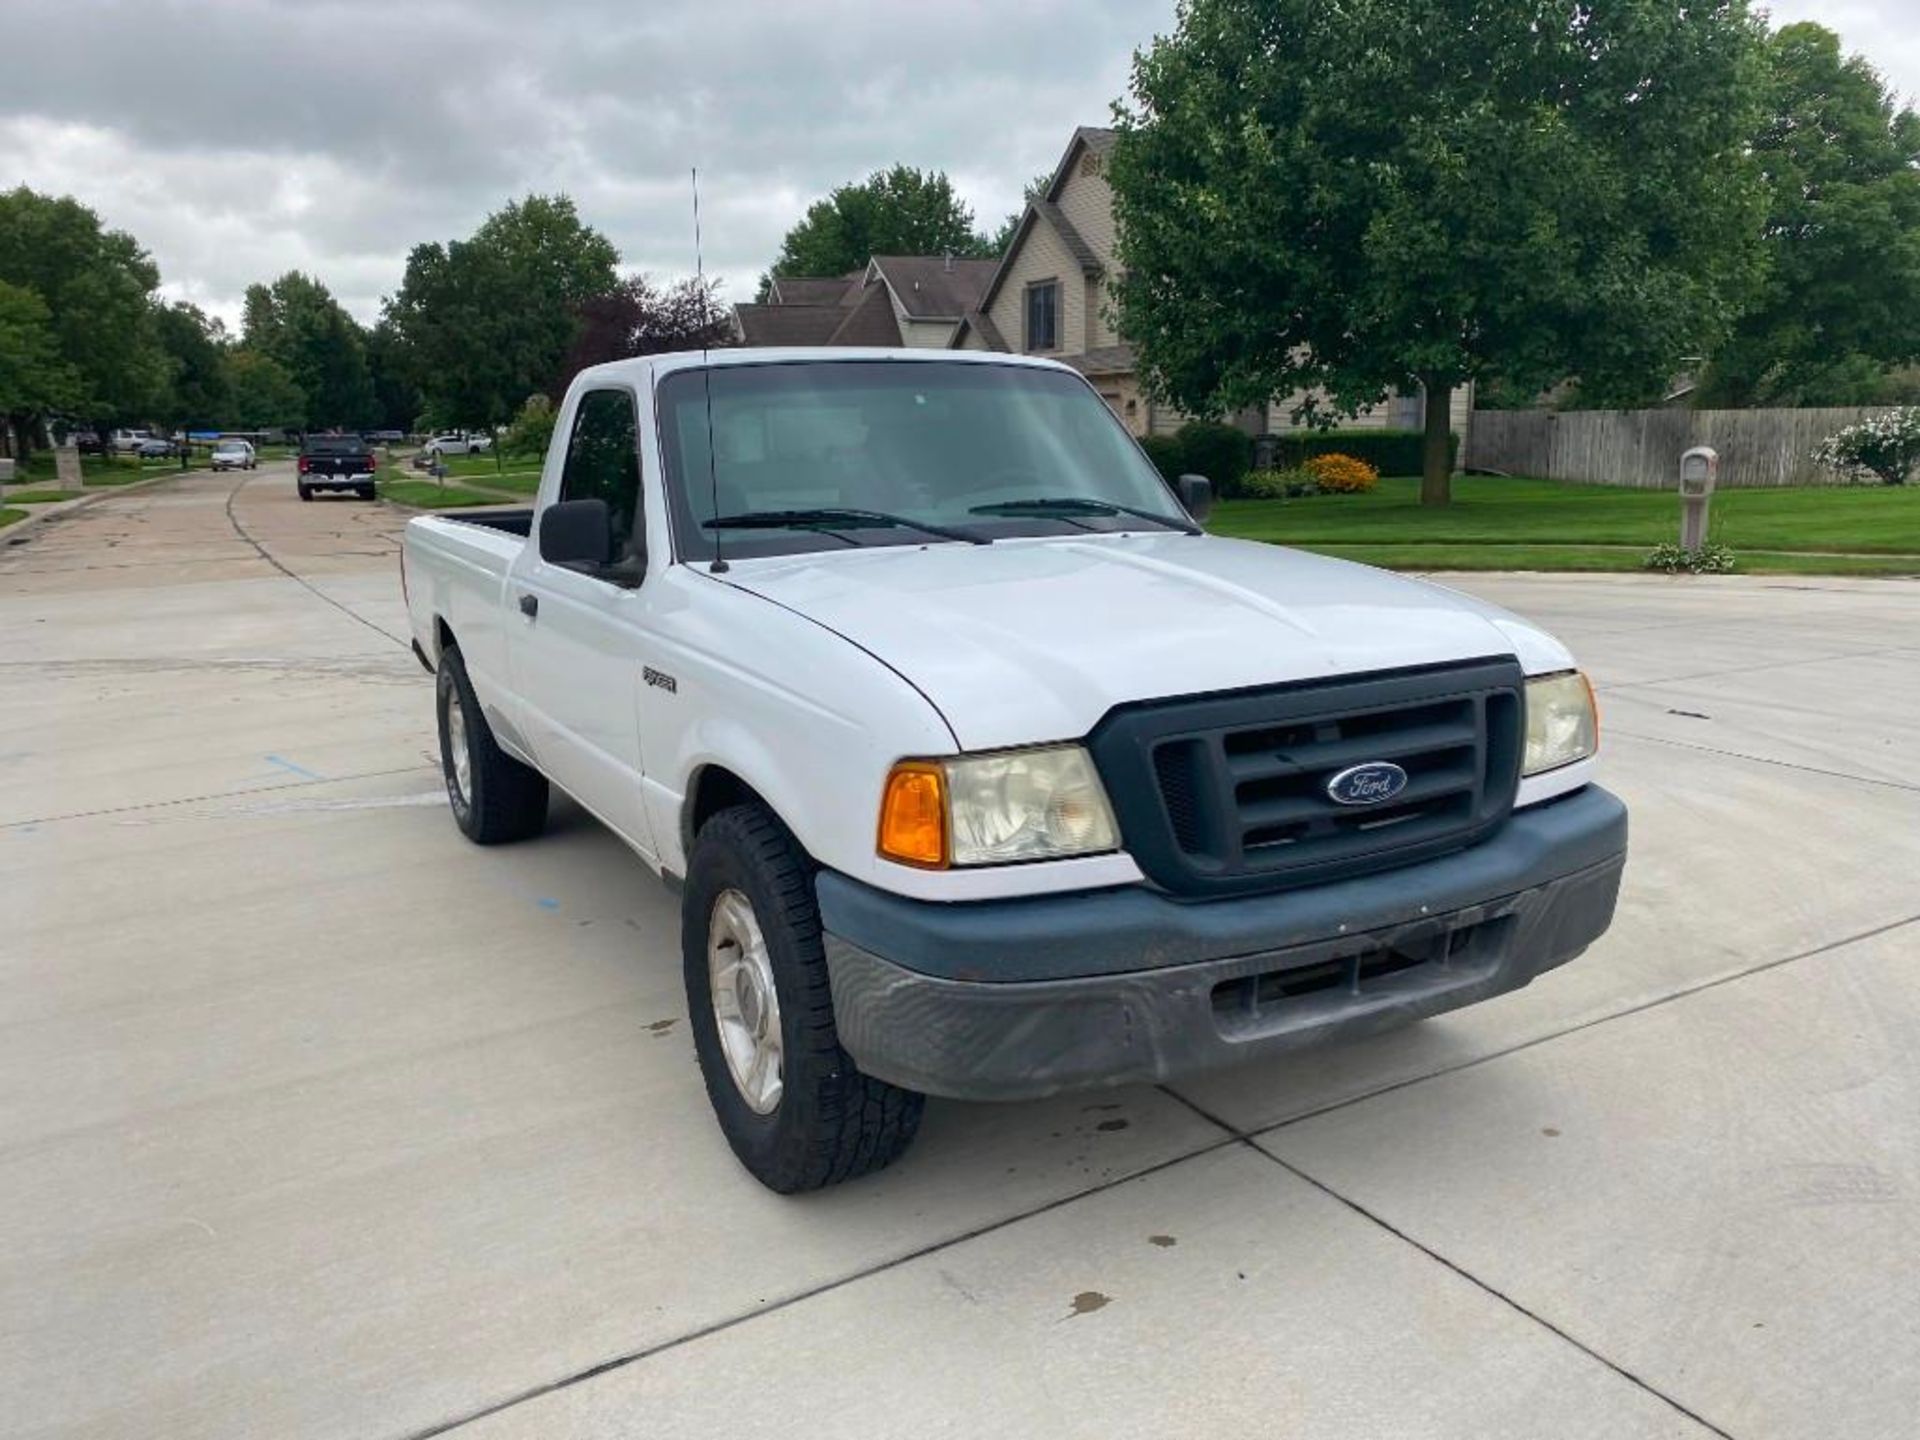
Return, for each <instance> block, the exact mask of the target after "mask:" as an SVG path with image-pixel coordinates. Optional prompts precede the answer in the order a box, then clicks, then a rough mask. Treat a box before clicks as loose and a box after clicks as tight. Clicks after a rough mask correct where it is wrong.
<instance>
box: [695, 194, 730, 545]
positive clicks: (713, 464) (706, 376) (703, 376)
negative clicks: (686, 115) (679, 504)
mask: <svg viewBox="0 0 1920 1440" xmlns="http://www.w3.org/2000/svg"><path fill="white" fill-rule="evenodd" d="M692 174H693V275H694V279H695V280H696V281H697V282H698V283H699V286H700V308H701V310H702V312H704V311H705V310H706V303H707V267H706V265H705V263H704V262H703V261H702V259H701V256H700V167H699V166H698V165H696V166H694V167H693V170H692ZM702 318H703V319H704V318H705V317H704V313H703V316H702ZM707 329H708V327H707V326H706V325H705V324H702V325H701V327H700V380H701V383H702V385H704V387H705V389H706V394H707V495H708V498H709V499H710V500H711V501H712V503H713V518H714V519H715V520H718V519H719V518H720V470H719V465H718V462H717V460H716V457H715V455H714V451H713V367H712V366H711V365H709V364H708V363H707ZM707 573H708V574H710V575H724V574H726V573H727V561H726V557H725V556H723V555H722V554H721V553H720V527H719V526H718V525H716V526H714V527H713V563H712V564H711V565H709V566H708V567H707Z"/></svg>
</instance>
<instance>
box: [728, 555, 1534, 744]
mask: <svg viewBox="0 0 1920 1440" xmlns="http://www.w3.org/2000/svg"><path fill="white" fill-rule="evenodd" d="M727 579H728V580H729V581H731V583H733V584H735V585H737V586H739V587H740V588H742V589H745V590H749V591H752V592H753V593H755V594H758V595H761V596H764V597H765V598H767V599H769V600H772V601H774V602H776V603H778V604H780V605H784V606H786V607H788V608H789V609H792V610H795V611H797V612H799V613H800V614H802V615H805V616H807V617H809V618H810V619H813V620H815V621H817V622H818V623H820V624H821V625H824V626H826V627H828V628H829V629H832V630H834V631H837V632H838V633H839V634H841V635H844V636H845V637H846V638H847V639H849V640H851V641H853V642H854V643H855V644H857V645H859V646H860V647H862V648H863V649H865V650H867V651H870V652H871V653H872V654H874V655H875V656H877V657H878V658H879V659H880V660H882V661H883V662H885V663H886V664H887V665H889V666H891V667H892V668H893V669H895V670H896V671H898V672H899V673H900V674H901V675H903V676H905V677H906V679H907V680H908V681H910V682H911V683H912V684H913V685H914V686H915V687H916V688H918V689H919V690H920V691H921V692H922V693H923V694H925V695H926V697H927V698H928V699H929V700H930V701H931V702H932V703H933V704H934V705H935V706H936V707H937V708H938V709H939V711H940V712H941V714H942V715H944V716H945V717H946V721H947V724H948V725H949V726H950V727H952V729H953V732H954V734H955V736H956V737H957V738H958V740H959V742H960V746H961V748H963V749H966V750H987V749H993V748H996V747H999V746H1007V745H1027V744H1035V743H1038V742H1043V741H1049V740H1070V739H1076V738H1078V737H1080V736H1082V735H1085V734H1086V733H1087V732H1088V731H1089V730H1091V729H1092V728H1093V726H1094V725H1095V724H1096V723H1097V722H1098V721H1099V719H1100V717H1101V716H1102V715H1104V714H1106V712H1107V711H1108V710H1110V709H1112V708H1113V707H1114V706H1116V705H1121V704H1125V703H1126V702H1128V701H1133V700H1151V699H1160V698H1163V697H1166V696H1173V695H1196V694H1205V693H1208V692H1212V691H1221V690H1237V689H1243V688H1246V687H1248V686H1255V685H1272V684H1277V683H1281V682H1284V681H1292V680H1305V679H1312V678H1315V677H1319V676H1335V675H1339V676H1345V675H1353V674H1356V673H1360V672H1364V671H1369V670H1391V669H1396V668H1399V667H1402V666H1408V665H1427V664H1435V663H1441V662H1450V661H1458V660H1466V659H1471V658H1475V657H1478V656H1487V655H1517V656H1518V657H1519V660H1520V663H1521V665H1522V666H1523V667H1524V668H1525V669H1526V670H1527V671H1528V672H1529V673H1539V672H1541V671H1547V670H1557V669H1563V668H1566V667H1567V666H1569V665H1570V664H1571V663H1572V661H1571V659H1570V658H1569V657H1568V654H1567V652H1566V650H1565V649H1564V648H1562V647H1561V646H1560V644H1559V643H1558V642H1557V641H1555V640H1554V639H1552V637H1550V636H1548V635H1546V634H1545V633H1544V632H1542V631H1540V630H1538V629H1536V628H1535V627H1533V626H1531V625H1529V624H1527V623H1526V622H1525V621H1522V620H1519V619H1517V618H1516V617H1514V616H1512V615H1509V614H1507V613H1506V612H1504V611H1501V610H1499V609H1497V608H1495V607H1493V606H1490V605H1486V604H1483V603H1482V602H1480V601H1477V600H1474V599H1472V598H1471V597H1469V596H1465V595H1461V594H1459V593H1457V592H1454V591H1451V590H1447V589H1444V588H1442V587H1440V586H1435V585H1429V584H1426V583H1423V582H1421V581H1417V580H1411V579H1407V578H1404V577H1402V576H1397V575H1392V574H1389V573H1387V572H1385V571H1380V570H1373V569H1370V568H1368V567H1366V566H1362V565H1354V564H1350V563H1348V562H1346V561H1342V560H1329V559H1326V558H1324V557H1321V556H1317V555H1309V554H1306V553H1304V552H1302V551H1297V550H1286V549H1282V548H1280V547H1277V546H1273V545H1263V544H1257V543H1254V542H1251V541H1240V540H1224V539H1217V538H1214V537H1211V536H1189V535H1175V534H1143V535H1106V536H1100V537H1097V538H1096V537H1091V536H1089V537H1088V538H1086V539H1057V538H1048V539H1015V540H1001V541H998V542H996V543H995V544H993V545H990V546H975V545H958V544H950V543H949V544H932V545H927V546H924V547H923V546H918V545H902V546H887V547H881V548H874V549H866V550H844V551H835V552H820V553H813V554H807V555H798V556H783V557H777V558H765V559H757V560H742V561H736V562H734V563H733V567H732V572H731V574H729V575H728V576H727Z"/></svg>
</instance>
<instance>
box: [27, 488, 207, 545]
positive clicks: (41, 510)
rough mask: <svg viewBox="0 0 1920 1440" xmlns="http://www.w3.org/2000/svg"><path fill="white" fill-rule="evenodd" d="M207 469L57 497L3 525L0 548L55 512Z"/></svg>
mask: <svg viewBox="0 0 1920 1440" xmlns="http://www.w3.org/2000/svg"><path fill="white" fill-rule="evenodd" d="M212 473H213V472H212V471H210V470H170V471H168V472H167V473H166V474H165V475H155V476H152V477H151V478H149V479H146V480H135V481H134V482H133V483H132V484H130V485H101V486H96V487H95V488H94V489H93V490H92V491H90V492H88V493H86V494H81V495H76V496H74V497H73V499H71V500H61V501H59V502H57V503H55V504H52V505H42V506H39V507H38V508H36V509H32V510H29V511H28V512H27V518H26V519H24V520H16V521H14V522H13V524H11V525H9V526H7V528H6V529H4V530H0V550H5V549H7V548H8V547H9V546H13V545H19V544H22V543H24V540H23V537H24V536H26V535H27V533H28V532H29V531H32V530H36V529H38V528H39V527H40V526H41V525H43V524H44V523H45V522H47V521H48V520H51V519H53V518H54V517H55V516H57V515H71V514H73V512H74V511H76V510H84V509H86V508H87V507H88V506H89V505H97V504H99V503H100V502H101V501H102V500H111V499H112V498H113V497H114V496H116V495H132V494H137V493H139V492H140V491H142V490H155V489H158V488H159V487H160V486H162V485H164V484H166V483H167V482H168V481H169V480H180V479H184V478H185V477H187V476H189V475H210V474H212ZM6 508H7V502H6V499H5V497H0V510H4V509H6Z"/></svg>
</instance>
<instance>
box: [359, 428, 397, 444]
mask: <svg viewBox="0 0 1920 1440" xmlns="http://www.w3.org/2000/svg"><path fill="white" fill-rule="evenodd" d="M406 438H407V432H406V431H404V430H369V431H367V433H366V440H367V443H368V444H369V445H398V444H399V443H400V442H401V441H403V440H405V439H406Z"/></svg>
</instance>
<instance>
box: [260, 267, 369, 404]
mask: <svg viewBox="0 0 1920 1440" xmlns="http://www.w3.org/2000/svg"><path fill="white" fill-rule="evenodd" d="M240 338H241V343H242V344H244V345H245V346H246V347H247V348H248V349H250V350H253V351H256V352H258V353H259V354H261V355H264V356H266V357H268V358H269V359H271V360H273V361H274V362H275V363H276V364H278V365H279V366H280V368H281V369H282V370H284V371H285V372H286V373H287V375H288V376H290V377H291V378H292V380H293V382H294V384H296V385H297V386H299V387H300V394H301V395H302V396H303V397H304V398H305V401H306V407H305V408H306V416H307V423H308V424H309V425H312V426H315V427H316V428H321V427H330V426H338V427H341V428H343V429H349V430H355V429H360V428H361V427H363V426H366V425H368V424H369V423H371V421H372V420H373V417H374V396H373V374H372V372H371V371H370V370H369V369H368V368H367V345H366V338H365V336H364V335H363V333H362V332H361V329H360V326H359V325H358V324H357V323H355V321H354V318H353V317H352V316H351V315H349V314H348V313H347V312H346V311H345V310H344V309H343V308H341V305H340V302H339V301H338V300H335V299H334V298H333V294H332V292H331V291H329V290H328V289H327V287H326V286H325V285H322V284H321V283H320V282H319V281H318V280H315V279H313V278H312V277H311V276H308V275H303V274H301V273H300V272H299V271H298V270H289V271H288V272H287V273H286V274H284V275H282V276H281V277H280V278H279V279H278V280H275V281H274V282H273V283H272V284H271V285H249V286H248V287H247V296H246V305H245V310H244V313H243V320H242V327H241V334H240Z"/></svg>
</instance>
